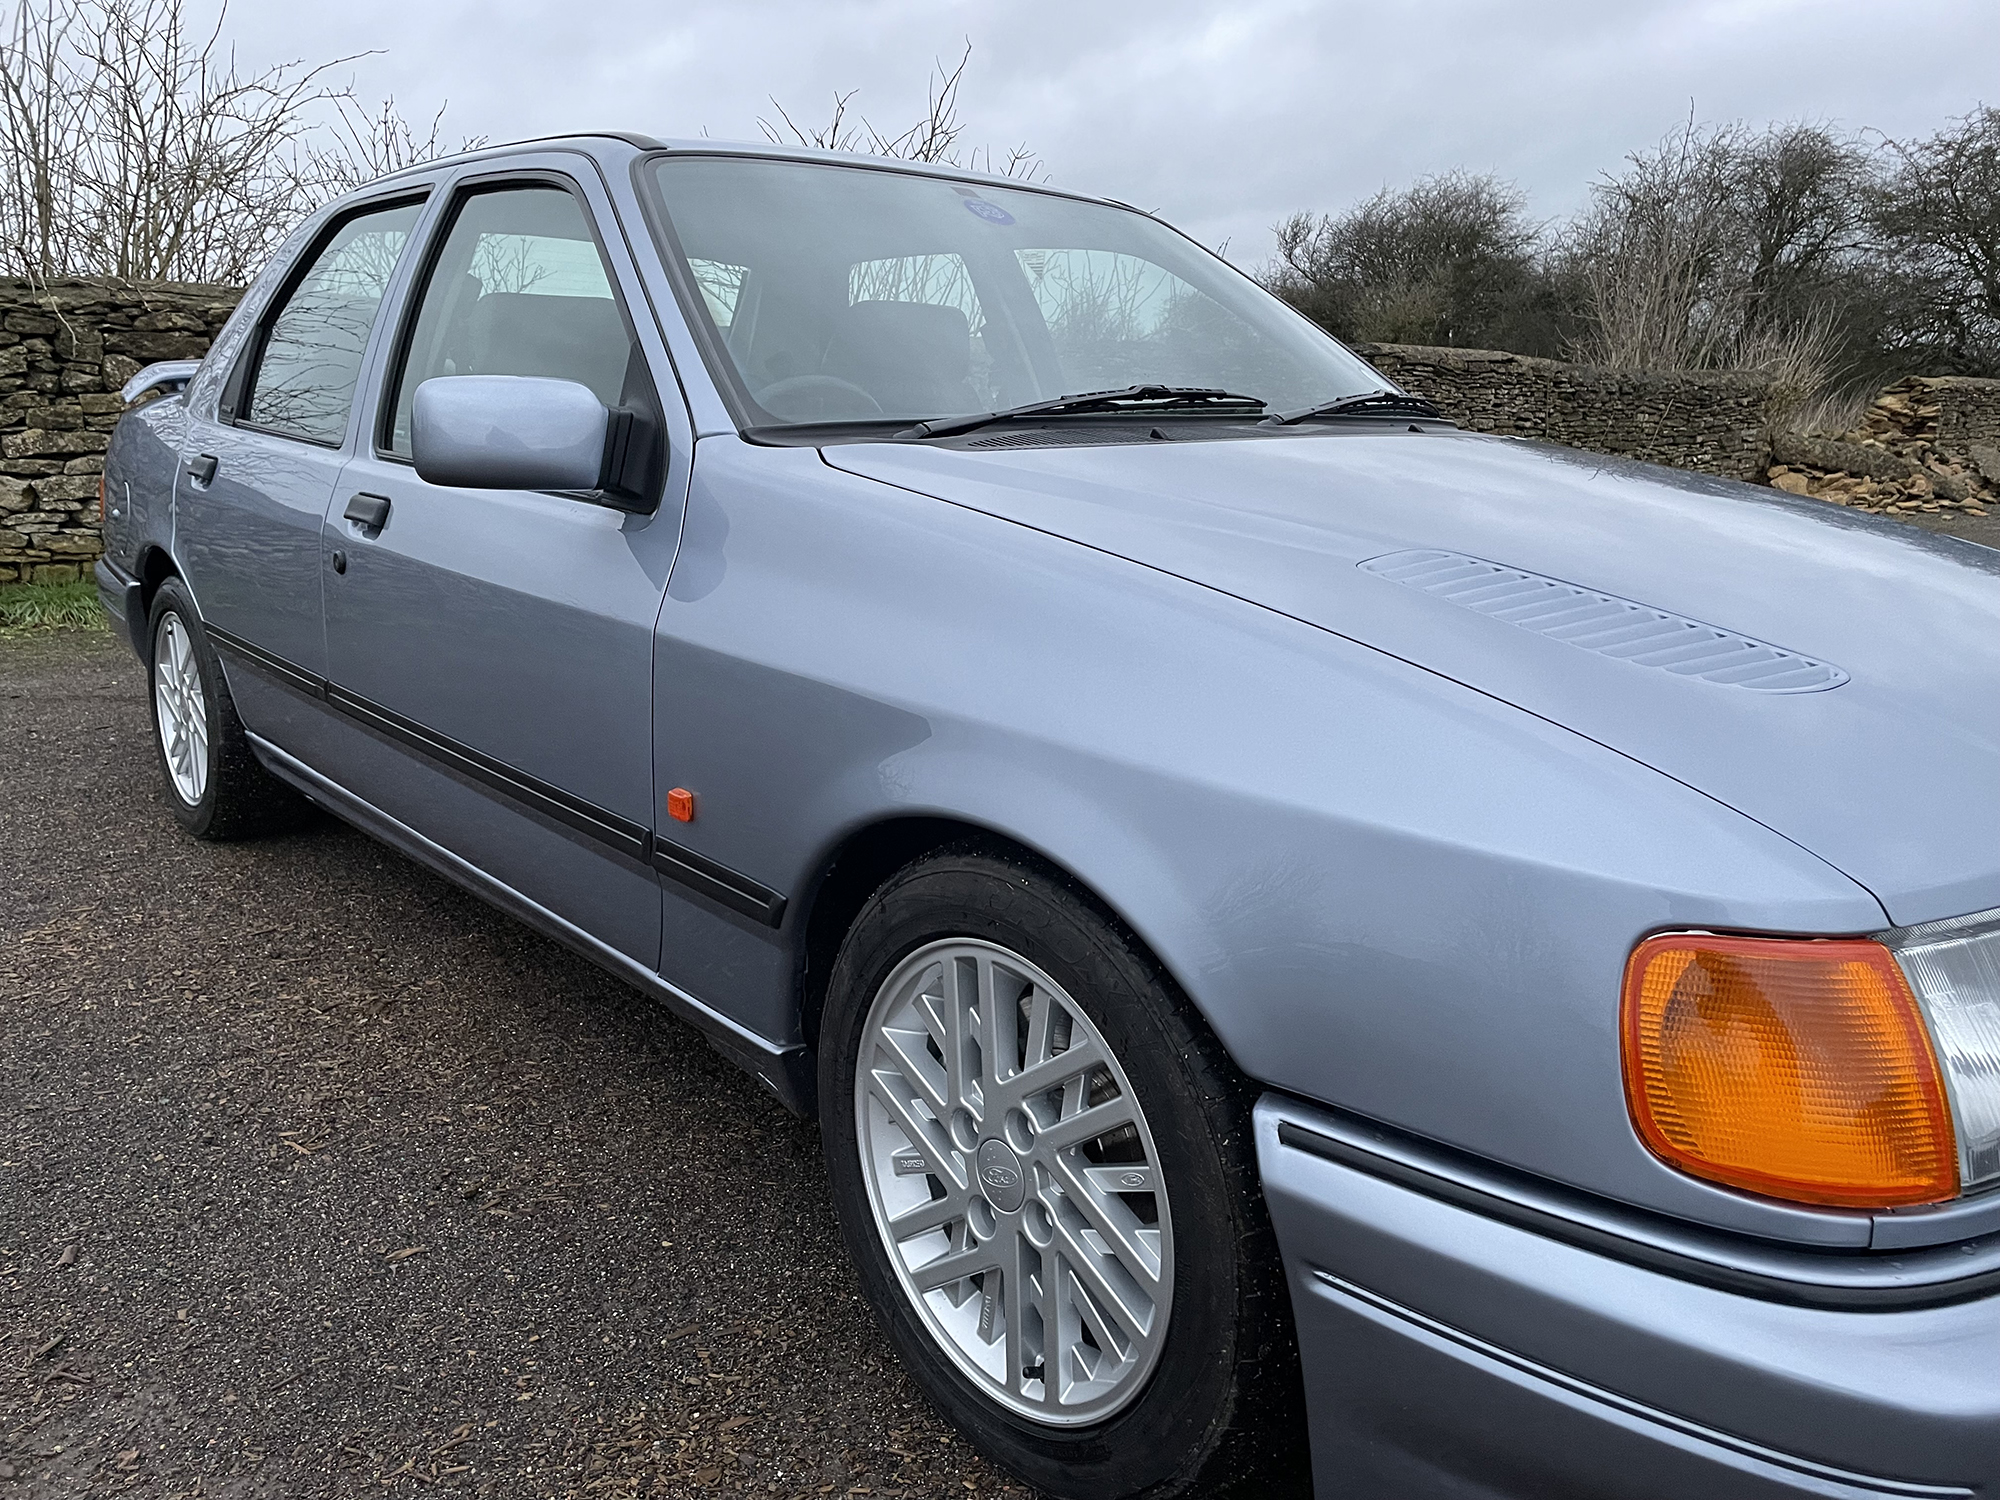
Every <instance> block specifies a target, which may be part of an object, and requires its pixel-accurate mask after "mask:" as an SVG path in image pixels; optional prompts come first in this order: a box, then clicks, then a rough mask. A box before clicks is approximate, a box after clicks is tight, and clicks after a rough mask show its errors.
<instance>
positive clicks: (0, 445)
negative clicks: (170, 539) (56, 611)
mask: <svg viewBox="0 0 2000 1500" xmlns="http://www.w3.org/2000/svg"><path fill="white" fill-rule="evenodd" d="M240 295H241V291H240V289H238V288H235V287H221V286H186V285H163V284H158V283H152V284H148V283H136V284H135V283H126V282H115V281H55V282H36V283H29V282H24V281H13V280H0V583H17V582H33V583H66V582H69V581H71V580H73V579H77V578H87V577H89V576H90V564H91V563H92V561H93V560H94V559H95V558H96V557H97V555H98V553H99V552H100V551H102V550H103V549H102V546H101V544H100V542H99V540H98V511H97V488H98V480H99V477H100V476H101V475H102V474H103V472H104V449H105V446H106V444H107V443H108V442H109V440H110V436H111V429H112V428H113V427H114V426H116V425H117V422H118V417H119V414H120V413H121V412H122V411H123V410H124V409H125V406H124V402H122V401H121V400H120V399H119V397H118V388H119V387H120V386H122V385H123V384H124V383H125V382H126V381H127V380H130V379H131V378H132V377H133V376H134V375H136V374H138V372H139V370H140V367H141V366H143V365H148V364H151V363H152V362H153V361H155V360H160V359H198V358H200V357H201V356H202V355H203V354H205V353H207V352H208V346H209V344H210V343H211V342H212V341H213V340H214V338H215V335H216V334H217V333H218V332H220V331H221V328H222V325H223V323H224V321H226V320H227V318H228V317H229V314H230V312H231V310H232V309H233V308H234V307H235V306H236V300H237V298H238V297H239V296H240Z"/></svg>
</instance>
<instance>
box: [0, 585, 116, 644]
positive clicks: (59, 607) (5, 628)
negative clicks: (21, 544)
mask: <svg viewBox="0 0 2000 1500" xmlns="http://www.w3.org/2000/svg"><path fill="white" fill-rule="evenodd" d="M105 623H106V621H105V615H104V606H103V605H102V604H100V603H98V601H97V585H96V584H95V583H91V582H84V583H0V637H5V636H16V635H40V634H43V633H45V632H47V631H51V630H90V629H95V628H102V627H103V626H104V624H105Z"/></svg>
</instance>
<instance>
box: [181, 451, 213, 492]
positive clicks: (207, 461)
mask: <svg viewBox="0 0 2000 1500" xmlns="http://www.w3.org/2000/svg"><path fill="white" fill-rule="evenodd" d="M187 477H188V478H190V479H192V480H193V481H194V482H195V483H196V484H207V483H208V482H209V481H210V480H212V479H214V478H215V455H214V454H213V453H203V454H200V455H199V456H197V457H194V458H191V459H189V460H188V465H187Z"/></svg>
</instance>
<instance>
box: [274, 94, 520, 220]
mask: <svg viewBox="0 0 2000 1500" xmlns="http://www.w3.org/2000/svg"><path fill="white" fill-rule="evenodd" d="M332 104H333V118H332V120H331V122H330V123H329V124H328V125H327V127H326V128H325V130H324V131H323V132H322V133H321V134H320V135H318V136H317V137H308V138H307V139H306V140H305V141H304V142H303V143H302V146H301V148H300V150H299V151H298V152H297V153H296V155H295V157H294V175H295V177H296V180H297V182H298V185H299V189H300V192H301V195H302V196H303V197H304V198H305V199H307V200H308V201H309V202H311V203H319V202H324V201H325V200H326V199H329V198H337V197H339V196H340V194H342V193H345V192H348V191H349V190H351V189H353V188H357V187H360V186H361V185H362V184H363V183H367V182H373V181H374V180H375V179H376V178H377V177H386V176H387V175H388V174H389V173H391V172H400V171H402V170H403V169H404V168H405V167H414V166H418V165H420V164H421V163H423V162H427V161H435V160H437V159H438V158H439V157H442V156H450V155H454V154H455V153H457V152H460V151H476V150H478V149H479V148H480V147H481V146H484V145H485V144H486V141H487V137H485V136H483V135H478V136H464V137H461V138H460V139H459V141H458V142H457V143H456V144H447V143H446V141H445V140H444V136H443V131H444V113H445V109H446V107H447V106H445V105H439V106H438V110H437V113H436V114H434V115H433V116H431V120H430V124H429V125H428V126H427V127H420V126H419V125H418V124H417V123H415V122H412V121H410V120H408V119H405V118H404V117H403V114H402V113H401V111H400V110H398V109H397V107H396V101H395V99H394V97H390V98H387V99H384V100H383V101H382V103H381V104H379V105H378V106H376V108H375V109H374V110H373V112H370V111H369V110H367V109H364V108H363V107H362V106H361V104H360V103H359V101H357V100H356V99H355V98H354V96H353V95H352V94H351V93H342V94H338V95H336V96H334V98H333V100H332ZM420 128H421V129H422V130H423V133H422V134H421V135H420V134H418V130H419V129H420Z"/></svg>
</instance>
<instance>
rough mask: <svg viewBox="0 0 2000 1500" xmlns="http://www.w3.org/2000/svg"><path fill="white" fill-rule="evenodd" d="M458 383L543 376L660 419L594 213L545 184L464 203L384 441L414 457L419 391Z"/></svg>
mask: <svg viewBox="0 0 2000 1500" xmlns="http://www.w3.org/2000/svg"><path fill="white" fill-rule="evenodd" d="M453 375H539V376H545V377H548V378H551V379H556V380H574V381H577V382H579V383H580V384H582V385H585V386H588V387H589V388H590V390H591V392H592V393H593V394H594V395H595V396H596V397H597V399H598V400H600V401H602V402H603V403H604V404H605V405H606V406H608V407H613V408H616V407H619V406H641V407H645V408H648V409H650V407H651V406H652V405H653V402H652V399H651V383H650V378H649V377H648V375H647V374H646V370H645V361H644V358H643V356H642V355H641V354H640V351H639V349H638V347H637V345H636V344H635V343H634V341H633V338H632V335H631V333H630V332H629V331H628V329H627V325H626V322H625V316H624V313H623V311H622V310H621V309H620V307H619V303H618V298H617V294H616V293H615V292H614V291H613V289H612V286H611V275H610V271H609V268H608V267H607V266H606V265H605V263H604V257H603V255H602V253H601V252H600V251H599V250H598V248H597V240H596V237H595V236H594V235H593V234H592V233H591V228H590V221H589V220H588V219H586V218H585V217H584V212H583V206H582V205H581V204H580V203H578V202H577V200H576V199H575V198H574V197H573V196H571V195H570V194H569V193H568V192H566V191H564V190H563V189H562V188H559V187H552V186H544V185H542V184H535V185H533V186H525V185H524V186H521V187H509V188H501V189H493V190H487V191H484V192H478V193H475V194H473V195H472V196H470V197H467V198H465V199H463V200H462V201H461V202H460V204H459V206H458V211H457V214H456V215H455V217H454V218H453V220H452V225H451V229H450V231H449V233H447V234H446V236H445V239H444V243H443V245H442V246H441V247H440V249H439V251H438V255H437V259H436V262H435V263H434V265H433V266H432V268H431V272H430V276H429V279H428V281H427V283H426V284H425V287H424V291H423V301H422V302H421V304H420V305H419V306H418V309H417V316H416V322H415V324H414V325H413V327H412V329H411V332H410V341H409V346H408V352H407V354H406V355H405V357H404V362H403V368H402V370H401V371H400V373H399V374H398V377H397V382H396V394H395V400H394V402H393V404H392V405H391V407H390V412H391V418H390V422H389V424H388V431H387V432H386V433H385V434H384V439H385V441H384V447H385V448H386V450H387V451H388V452H390V453H393V454H396V455H398V456H400V457H403V458H407V457H409V455H410V411H411V407H412V405H413V404H414V403H415V401H416V396H417V387H418V386H420V385H422V384H423V383H424V382H425V381H426V380H436V379H440V378H443V377H449V376H453Z"/></svg>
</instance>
